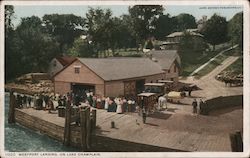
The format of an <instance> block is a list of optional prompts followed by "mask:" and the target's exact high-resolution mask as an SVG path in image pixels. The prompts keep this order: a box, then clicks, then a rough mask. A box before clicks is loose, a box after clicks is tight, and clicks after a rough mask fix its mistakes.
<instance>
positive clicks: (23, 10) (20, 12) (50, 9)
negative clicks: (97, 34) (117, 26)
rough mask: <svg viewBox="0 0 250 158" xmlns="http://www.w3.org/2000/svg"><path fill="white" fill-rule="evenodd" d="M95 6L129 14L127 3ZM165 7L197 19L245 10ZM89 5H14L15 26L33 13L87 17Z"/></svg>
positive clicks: (226, 15)
mask: <svg viewBox="0 0 250 158" xmlns="http://www.w3.org/2000/svg"><path fill="white" fill-rule="evenodd" d="M91 7H93V8H96V7H100V8H105V9H107V8H110V9H111V11H112V12H113V15H114V16H120V15H122V14H128V6H127V5H105V6H91ZM163 7H164V9H165V10H164V14H167V13H168V14H170V15H171V16H176V15H179V14H181V13H188V14H191V15H193V16H194V17H195V18H196V20H199V19H201V18H202V16H203V15H206V16H207V17H208V18H210V17H211V16H212V15H213V14H214V13H217V14H219V15H220V16H223V17H226V19H227V20H230V19H231V18H232V17H233V16H234V15H235V14H236V13H238V12H241V11H242V10H243V7H242V6H235V5H231V6H229V5H223V6H218V5H217V6H215V5H204V6H203V5H195V6H191V5H188V6H187V5H185V6H183V5H182V6H180V5H178V6H174V5H168V6H163ZM88 9H89V6H86V5H78V6H74V5H71V6H58V5H57V6H45V5H43V6H22V5H16V6H15V5H14V11H15V19H14V20H13V23H14V26H17V25H18V24H19V23H20V20H21V18H22V17H29V16H32V15H35V16H38V17H40V18H42V17H43V15H45V14H53V13H58V14H75V15H77V16H81V17H85V14H86V13H87V11H88Z"/></svg>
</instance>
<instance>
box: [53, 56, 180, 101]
mask: <svg viewBox="0 0 250 158" xmlns="http://www.w3.org/2000/svg"><path fill="white" fill-rule="evenodd" d="M164 53H165V54H164ZM152 56H153V58H154V60H153V59H152V58H151V59H150V58H147V57H142V58H140V57H113V58H76V59H75V60H74V61H73V62H72V63H71V64H69V65H68V66H66V67H65V68H63V69H62V70H61V71H59V72H58V73H57V74H55V75H54V78H53V79H54V86H55V87H54V90H55V93H59V94H65V93H67V92H70V91H82V90H90V91H93V92H94V93H95V94H96V95H100V96H114V97H116V96H127V97H128V96H135V95H136V94H137V93H140V92H142V91H143V90H144V84H145V83H147V82H157V81H158V80H162V79H171V80H174V81H176V80H178V72H179V62H178V58H176V54H175V53H173V55H169V54H166V52H152ZM167 56H169V58H168V57H167ZM155 58H156V59H155ZM156 60H157V61H156ZM164 60H165V61H164Z"/></svg>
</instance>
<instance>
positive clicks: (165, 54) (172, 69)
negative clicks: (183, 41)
mask: <svg viewBox="0 0 250 158" xmlns="http://www.w3.org/2000/svg"><path fill="white" fill-rule="evenodd" d="M149 53H150V56H151V58H152V60H153V61H154V62H155V63H157V64H159V65H160V66H161V69H162V70H163V71H164V72H165V79H166V80H171V81H175V82H178V80H179V73H180V69H181V59H180V56H179V54H178V53H177V50H151V51H150V52H149Z"/></svg>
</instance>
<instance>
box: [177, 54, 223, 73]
mask: <svg viewBox="0 0 250 158" xmlns="http://www.w3.org/2000/svg"><path fill="white" fill-rule="evenodd" d="M217 54H218V52H206V53H203V54H202V53H200V52H188V51H186V52H182V53H180V57H181V67H182V72H181V76H188V75H189V74H191V73H192V72H193V71H194V70H195V69H197V68H198V67H200V66H201V65H203V64H204V63H206V62H207V61H208V60H209V59H211V58H212V57H214V56H215V55H217Z"/></svg>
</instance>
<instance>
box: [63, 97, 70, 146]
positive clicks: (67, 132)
mask: <svg viewBox="0 0 250 158" xmlns="http://www.w3.org/2000/svg"><path fill="white" fill-rule="evenodd" d="M70 123H71V106H70V102H67V105H66V116H65V126H64V140H63V144H64V145H66V146H69V145H70Z"/></svg>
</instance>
